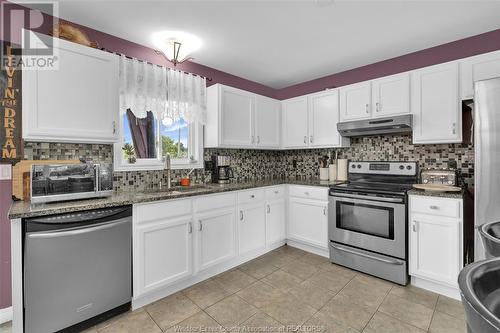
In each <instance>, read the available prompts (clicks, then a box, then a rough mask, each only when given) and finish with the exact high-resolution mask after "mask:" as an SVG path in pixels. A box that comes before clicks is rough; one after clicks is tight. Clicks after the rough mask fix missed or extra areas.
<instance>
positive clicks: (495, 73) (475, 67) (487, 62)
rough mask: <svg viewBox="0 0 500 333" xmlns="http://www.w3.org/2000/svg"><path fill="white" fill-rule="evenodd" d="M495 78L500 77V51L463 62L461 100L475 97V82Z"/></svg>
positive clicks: (461, 65)
mask: <svg viewBox="0 0 500 333" xmlns="http://www.w3.org/2000/svg"><path fill="white" fill-rule="evenodd" d="M495 77H500V51H495V52H490V53H486V54H481V55H478V56H475V57H470V58H466V59H463V60H461V61H460V89H461V98H462V99H471V98H473V97H474V82H476V81H481V80H487V79H492V78H495Z"/></svg>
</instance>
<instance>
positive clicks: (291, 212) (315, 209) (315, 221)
mask: <svg viewBox="0 0 500 333" xmlns="http://www.w3.org/2000/svg"><path fill="white" fill-rule="evenodd" d="M290 194H291V196H290V198H289V204H288V205H289V207H288V234H287V239H291V240H293V241H297V242H301V243H304V244H306V245H310V246H314V247H317V248H319V249H321V250H328V201H327V198H328V189H327V188H320V187H316V188H312V187H311V188H308V187H304V186H293V187H292V186H291V187H290ZM293 195H295V196H293ZM315 196H316V197H317V198H318V199H317V200H313V199H310V198H311V197H315ZM320 197H321V200H320V199H319V198H320Z"/></svg>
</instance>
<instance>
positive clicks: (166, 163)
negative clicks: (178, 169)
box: [160, 154, 172, 188]
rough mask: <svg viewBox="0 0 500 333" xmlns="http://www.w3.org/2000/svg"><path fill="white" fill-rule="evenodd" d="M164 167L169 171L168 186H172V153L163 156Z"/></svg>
mask: <svg viewBox="0 0 500 333" xmlns="http://www.w3.org/2000/svg"><path fill="white" fill-rule="evenodd" d="M163 169H164V170H166V171H167V188H171V187H172V179H171V178H172V171H171V169H172V165H171V164H170V155H169V154H167V155H165V156H163ZM160 186H161V183H160Z"/></svg>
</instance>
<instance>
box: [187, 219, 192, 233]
mask: <svg viewBox="0 0 500 333" xmlns="http://www.w3.org/2000/svg"><path fill="white" fill-rule="evenodd" d="M192 233H193V223H192V222H189V223H188V234H192Z"/></svg>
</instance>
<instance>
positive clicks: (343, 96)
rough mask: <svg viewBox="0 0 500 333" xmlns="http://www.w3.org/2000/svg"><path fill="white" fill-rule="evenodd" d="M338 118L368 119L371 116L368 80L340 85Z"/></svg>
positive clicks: (369, 84)
mask: <svg viewBox="0 0 500 333" xmlns="http://www.w3.org/2000/svg"><path fill="white" fill-rule="evenodd" d="M339 94H340V120H341V121H346V120H357V119H368V118H370V117H371V105H370V103H371V83H370V81H366V82H361V83H356V84H351V85H349V86H345V87H340V88H339Z"/></svg>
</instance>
